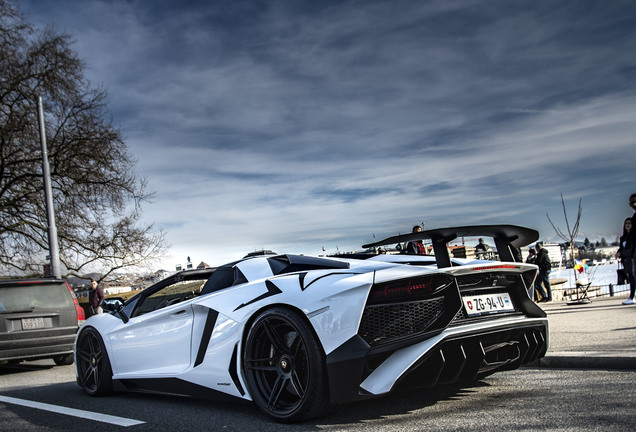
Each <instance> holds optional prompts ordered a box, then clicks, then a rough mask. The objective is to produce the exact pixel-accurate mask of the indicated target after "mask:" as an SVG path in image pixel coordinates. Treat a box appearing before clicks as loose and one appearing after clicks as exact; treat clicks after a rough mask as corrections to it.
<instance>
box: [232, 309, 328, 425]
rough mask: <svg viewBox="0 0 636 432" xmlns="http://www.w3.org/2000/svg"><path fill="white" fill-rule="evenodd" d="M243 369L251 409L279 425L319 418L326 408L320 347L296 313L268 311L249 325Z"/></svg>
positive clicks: (281, 310) (277, 310) (326, 390)
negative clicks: (251, 405) (251, 404)
mask: <svg viewBox="0 0 636 432" xmlns="http://www.w3.org/2000/svg"><path fill="white" fill-rule="evenodd" d="M243 371H244V373H245V377H246V381H247V387H248V390H249V393H250V395H251V396H252V399H253V400H254V402H255V403H256V405H257V406H258V407H259V408H260V409H261V410H262V411H263V412H265V413H266V414H267V415H269V416H270V417H272V418H274V419H275V420H277V421H280V422H284V423H291V422H298V421H303V420H309V419H311V418H315V417H319V416H321V415H323V414H325V412H326V411H327V410H328V408H329V392H328V386H327V380H326V374H325V362H324V355H323V351H322V348H321V347H320V345H319V344H318V342H317V341H316V337H315V336H314V333H313V332H312V330H311V328H310V327H309V324H308V323H307V322H306V321H305V320H304V319H303V318H302V317H300V316H299V314H297V313H296V312H293V311H291V310H288V309H285V308H274V309H269V310H266V311H264V312H262V313H261V314H260V315H259V316H258V317H257V318H256V320H255V321H254V324H252V326H251V328H250V331H249V333H248V335H247V339H246V341H245V349H244V350H243Z"/></svg>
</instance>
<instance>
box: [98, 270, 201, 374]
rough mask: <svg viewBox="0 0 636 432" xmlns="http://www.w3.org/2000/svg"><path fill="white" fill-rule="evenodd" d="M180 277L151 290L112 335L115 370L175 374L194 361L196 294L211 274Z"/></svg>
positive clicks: (115, 372) (126, 372) (111, 346)
mask: <svg viewBox="0 0 636 432" xmlns="http://www.w3.org/2000/svg"><path fill="white" fill-rule="evenodd" d="M193 276H194V277H191V278H184V277H177V278H175V279H174V280H171V281H169V282H168V283H166V284H165V285H164V284H160V285H159V286H158V287H156V288H152V289H149V290H148V293H147V294H146V293H144V295H143V296H142V298H141V299H140V300H139V302H138V304H136V306H135V308H134V311H133V313H132V316H131V317H130V319H129V320H128V322H126V323H122V325H121V326H120V327H119V329H116V330H114V331H112V332H111V333H110V335H109V344H110V348H111V356H112V358H111V362H112V363H113V373H114V374H115V375H116V376H121V377H122V378H124V377H127V376H128V377H133V376H134V377H142V376H143V377H153V376H172V375H176V374H179V373H181V372H183V371H184V370H186V369H187V368H188V367H189V366H190V364H191V362H192V354H191V342H192V324H193V319H194V313H193V309H192V304H191V303H192V299H194V298H196V297H197V296H198V295H199V294H200V292H201V288H202V287H203V286H204V284H205V282H206V281H207V278H208V276H209V274H205V275H201V277H199V275H198V274H194V275H193Z"/></svg>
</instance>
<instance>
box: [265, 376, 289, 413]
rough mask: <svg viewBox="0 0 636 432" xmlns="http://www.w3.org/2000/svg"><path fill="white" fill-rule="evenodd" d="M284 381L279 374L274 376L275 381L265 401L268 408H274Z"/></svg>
mask: <svg viewBox="0 0 636 432" xmlns="http://www.w3.org/2000/svg"><path fill="white" fill-rule="evenodd" d="M286 383H287V380H286V379H285V378H284V377H282V376H280V375H279V376H278V377H277V378H276V381H275V382H274V385H273V386H272V392H271V394H270V395H269V400H268V401H267V406H268V407H269V408H270V409H273V410H275V409H276V405H277V404H278V400H279V399H280V395H281V393H282V392H283V389H284V388H285V384H286Z"/></svg>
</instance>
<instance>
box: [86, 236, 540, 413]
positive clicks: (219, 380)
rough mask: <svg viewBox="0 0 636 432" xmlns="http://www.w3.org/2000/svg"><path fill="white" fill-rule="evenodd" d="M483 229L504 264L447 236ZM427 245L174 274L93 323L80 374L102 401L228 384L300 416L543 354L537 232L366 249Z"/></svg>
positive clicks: (269, 259)
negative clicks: (531, 249) (536, 297)
mask: <svg viewBox="0 0 636 432" xmlns="http://www.w3.org/2000/svg"><path fill="white" fill-rule="evenodd" d="M478 235H484V236H491V237H493V238H494V240H495V243H496V247H497V253H498V254H499V256H500V258H501V261H475V260H472V261H470V260H465V259H464V260H462V259H455V258H451V257H450V255H449V252H448V248H447V243H448V242H449V241H452V240H453V239H455V238H457V237H461V236H478ZM416 239H430V240H431V242H432V244H433V247H434V249H435V257H433V256H419V255H418V256H414V255H404V254H398V255H388V254H368V255H366V256H357V257H356V258H355V259H353V258H316V257H308V256H298V255H265V256H257V257H249V258H245V259H242V260H240V261H236V262H233V263H230V264H227V265H223V266H221V267H218V268H216V269H206V270H189V271H182V272H179V273H176V274H175V275H173V276H171V277H169V278H167V279H165V280H163V281H161V282H159V283H157V284H156V285H153V286H151V287H149V288H147V289H145V290H144V291H142V292H140V293H139V294H138V295H136V296H134V297H132V298H131V299H129V300H128V301H127V302H126V303H125V304H124V306H123V307H122V308H120V309H119V310H117V311H115V312H112V313H110V314H101V315H96V316H93V317H91V318H90V319H88V320H87V321H86V323H85V324H84V325H83V326H82V328H81V329H80V331H79V332H78V335H77V338H76V341H75V364H76V371H77V382H78V384H79V385H80V386H81V387H82V388H83V389H84V390H85V391H86V392H87V393H89V394H91V395H101V394H107V393H110V392H113V391H116V390H150V391H160V392H166V393H173V394H175V393H176V394H190V395H196V396H205V395H206V393H210V392H221V393H225V394H229V395H232V396H236V397H239V398H243V399H247V400H252V401H254V403H255V404H256V405H257V406H258V407H259V408H260V409H261V410H262V411H263V412H265V413H266V414H267V415H269V416H271V417H272V418H274V419H276V420H278V421H281V422H296V421H303V420H307V419H310V418H314V417H318V416H320V415H323V414H324V413H325V412H326V411H327V409H328V408H329V407H330V406H331V405H332V404H339V403H344V402H349V401H353V400H359V399H363V398H369V397H374V396H380V395H386V394H388V393H390V392H391V391H392V390H394V389H396V388H398V387H399V385H402V384H409V385H416V386H422V387H428V386H432V385H435V384H437V383H453V382H461V381H471V380H476V379H480V378H482V377H484V376H486V375H488V374H490V373H493V372H495V371H500V370H510V369H516V368H518V367H520V366H521V365H523V364H526V363H528V362H532V361H534V360H537V359H539V358H541V357H543V356H544V355H545V353H546V350H547V347H548V320H547V318H546V315H545V313H544V312H543V311H542V310H541V309H540V308H539V307H538V306H537V305H535V303H534V302H533V301H532V300H531V298H530V297H529V295H528V291H529V290H531V287H532V284H533V281H534V279H535V276H536V273H537V267H536V266H534V265H529V264H523V263H521V262H516V261H515V258H514V254H513V253H512V251H513V250H514V248H516V247H520V246H523V245H527V244H529V243H531V242H534V241H536V240H537V239H538V233H537V232H536V231H534V230H531V229H527V228H522V227H517V226H511V225H498V226H494V225H492V226H479V227H459V228H444V229H437V230H432V231H424V232H421V233H414V234H407V235H405V236H397V237H392V238H389V239H387V240H384V241H381V242H377V243H375V244H372V245H366V246H365V247H368V246H382V245H388V244H395V243H400V242H404V241H410V240H416ZM361 258H366V259H361Z"/></svg>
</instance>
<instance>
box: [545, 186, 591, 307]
mask: <svg viewBox="0 0 636 432" xmlns="http://www.w3.org/2000/svg"><path fill="white" fill-rule="evenodd" d="M561 205H562V206H563V217H564V218H565V226H566V228H567V231H566V232H563V231H562V230H560V229H559V228H558V227H557V226H556V225H555V224H554V223H553V222H552V220H551V219H550V215H548V214H546V216H547V217H548V221H550V225H552V228H554V231H555V232H556V233H557V235H558V236H559V237H561V239H563V240H564V241H565V242H566V243H567V244H568V245H569V247H570V258H571V263H572V271H573V272H574V280H577V278H578V275H577V274H576V269H575V267H574V250H575V241H576V238H577V237H578V235H579V226H580V224H581V215H582V214H583V207H582V206H581V198H579V208H578V211H577V214H576V219H575V220H574V223H573V224H570V220H569V219H568V211H567V208H566V207H565V200H564V199H563V194H561ZM569 303H589V300H588V299H587V298H581V296H580V293H579V286H578V284H576V299H575V300H572V301H571V302H569Z"/></svg>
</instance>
